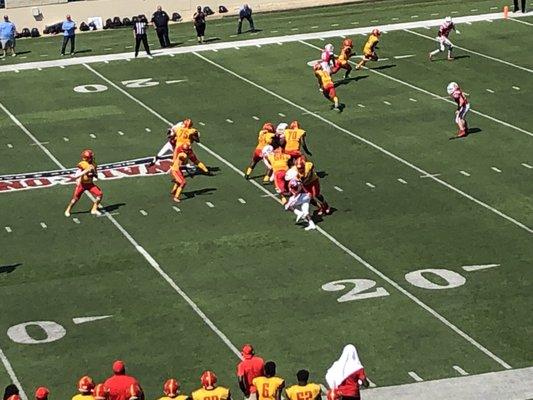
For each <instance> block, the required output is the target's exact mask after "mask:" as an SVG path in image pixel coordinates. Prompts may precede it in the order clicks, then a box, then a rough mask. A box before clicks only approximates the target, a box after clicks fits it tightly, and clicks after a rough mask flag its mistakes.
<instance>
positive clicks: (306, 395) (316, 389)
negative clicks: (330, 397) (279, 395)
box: [285, 369, 322, 400]
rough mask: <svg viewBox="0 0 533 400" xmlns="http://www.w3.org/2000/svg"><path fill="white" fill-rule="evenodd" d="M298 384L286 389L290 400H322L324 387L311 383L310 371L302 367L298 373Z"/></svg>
mask: <svg viewBox="0 0 533 400" xmlns="http://www.w3.org/2000/svg"><path fill="white" fill-rule="evenodd" d="M296 379H298V384H297V385H293V386H291V387H288V388H287V389H286V390H285V393H286V394H287V395H286V396H285V397H286V398H287V399H289V400H320V399H321V395H322V389H321V388H320V385H318V384H316V383H309V371H307V370H305V369H301V370H300V371H298V372H297V373H296Z"/></svg>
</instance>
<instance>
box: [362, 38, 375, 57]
mask: <svg viewBox="0 0 533 400" xmlns="http://www.w3.org/2000/svg"><path fill="white" fill-rule="evenodd" d="M378 43H379V39H378V37H377V36H375V35H370V36H369V37H368V40H367V41H366V43H365V47H363V53H364V54H365V55H370V54H373V53H374V50H375V49H376V45H377V44H378Z"/></svg>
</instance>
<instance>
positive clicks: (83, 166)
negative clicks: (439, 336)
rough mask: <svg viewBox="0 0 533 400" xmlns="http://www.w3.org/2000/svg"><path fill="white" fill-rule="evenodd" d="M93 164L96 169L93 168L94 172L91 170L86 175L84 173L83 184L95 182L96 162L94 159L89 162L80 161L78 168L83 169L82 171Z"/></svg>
mask: <svg viewBox="0 0 533 400" xmlns="http://www.w3.org/2000/svg"><path fill="white" fill-rule="evenodd" d="M91 165H92V166H93V167H94V169H93V171H92V172H89V173H87V174H85V175H83V176H82V177H81V183H82V185H86V184H88V183H93V179H94V177H95V176H96V163H95V162H94V161H93V162H92V163H89V162H88V161H85V160H83V161H80V162H79V163H78V168H79V169H81V170H82V171H85V170H86V169H87V168H89V167H90V166H91Z"/></svg>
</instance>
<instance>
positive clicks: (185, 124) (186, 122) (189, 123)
mask: <svg viewBox="0 0 533 400" xmlns="http://www.w3.org/2000/svg"><path fill="white" fill-rule="evenodd" d="M183 127H184V128H187V129H188V128H192V119H190V118H185V119H184V120H183Z"/></svg>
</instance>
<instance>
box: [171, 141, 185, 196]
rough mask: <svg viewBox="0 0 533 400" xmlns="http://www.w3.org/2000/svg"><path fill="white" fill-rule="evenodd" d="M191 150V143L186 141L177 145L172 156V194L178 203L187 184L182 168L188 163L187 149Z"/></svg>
mask: <svg viewBox="0 0 533 400" xmlns="http://www.w3.org/2000/svg"><path fill="white" fill-rule="evenodd" d="M188 150H189V145H188V144H187V143H184V144H183V145H181V146H180V147H176V149H175V150H174V156H173V158H172V167H171V168H170V175H171V176H172V182H174V185H173V186H172V190H171V191H170V194H171V195H173V196H174V201H175V202H176V203H179V202H180V195H181V192H182V190H183V188H184V187H185V186H186V185H187V181H186V180H185V177H184V176H183V173H182V172H181V168H182V167H184V166H185V164H187V160H188V159H189V158H188V156H187V151H188Z"/></svg>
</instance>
